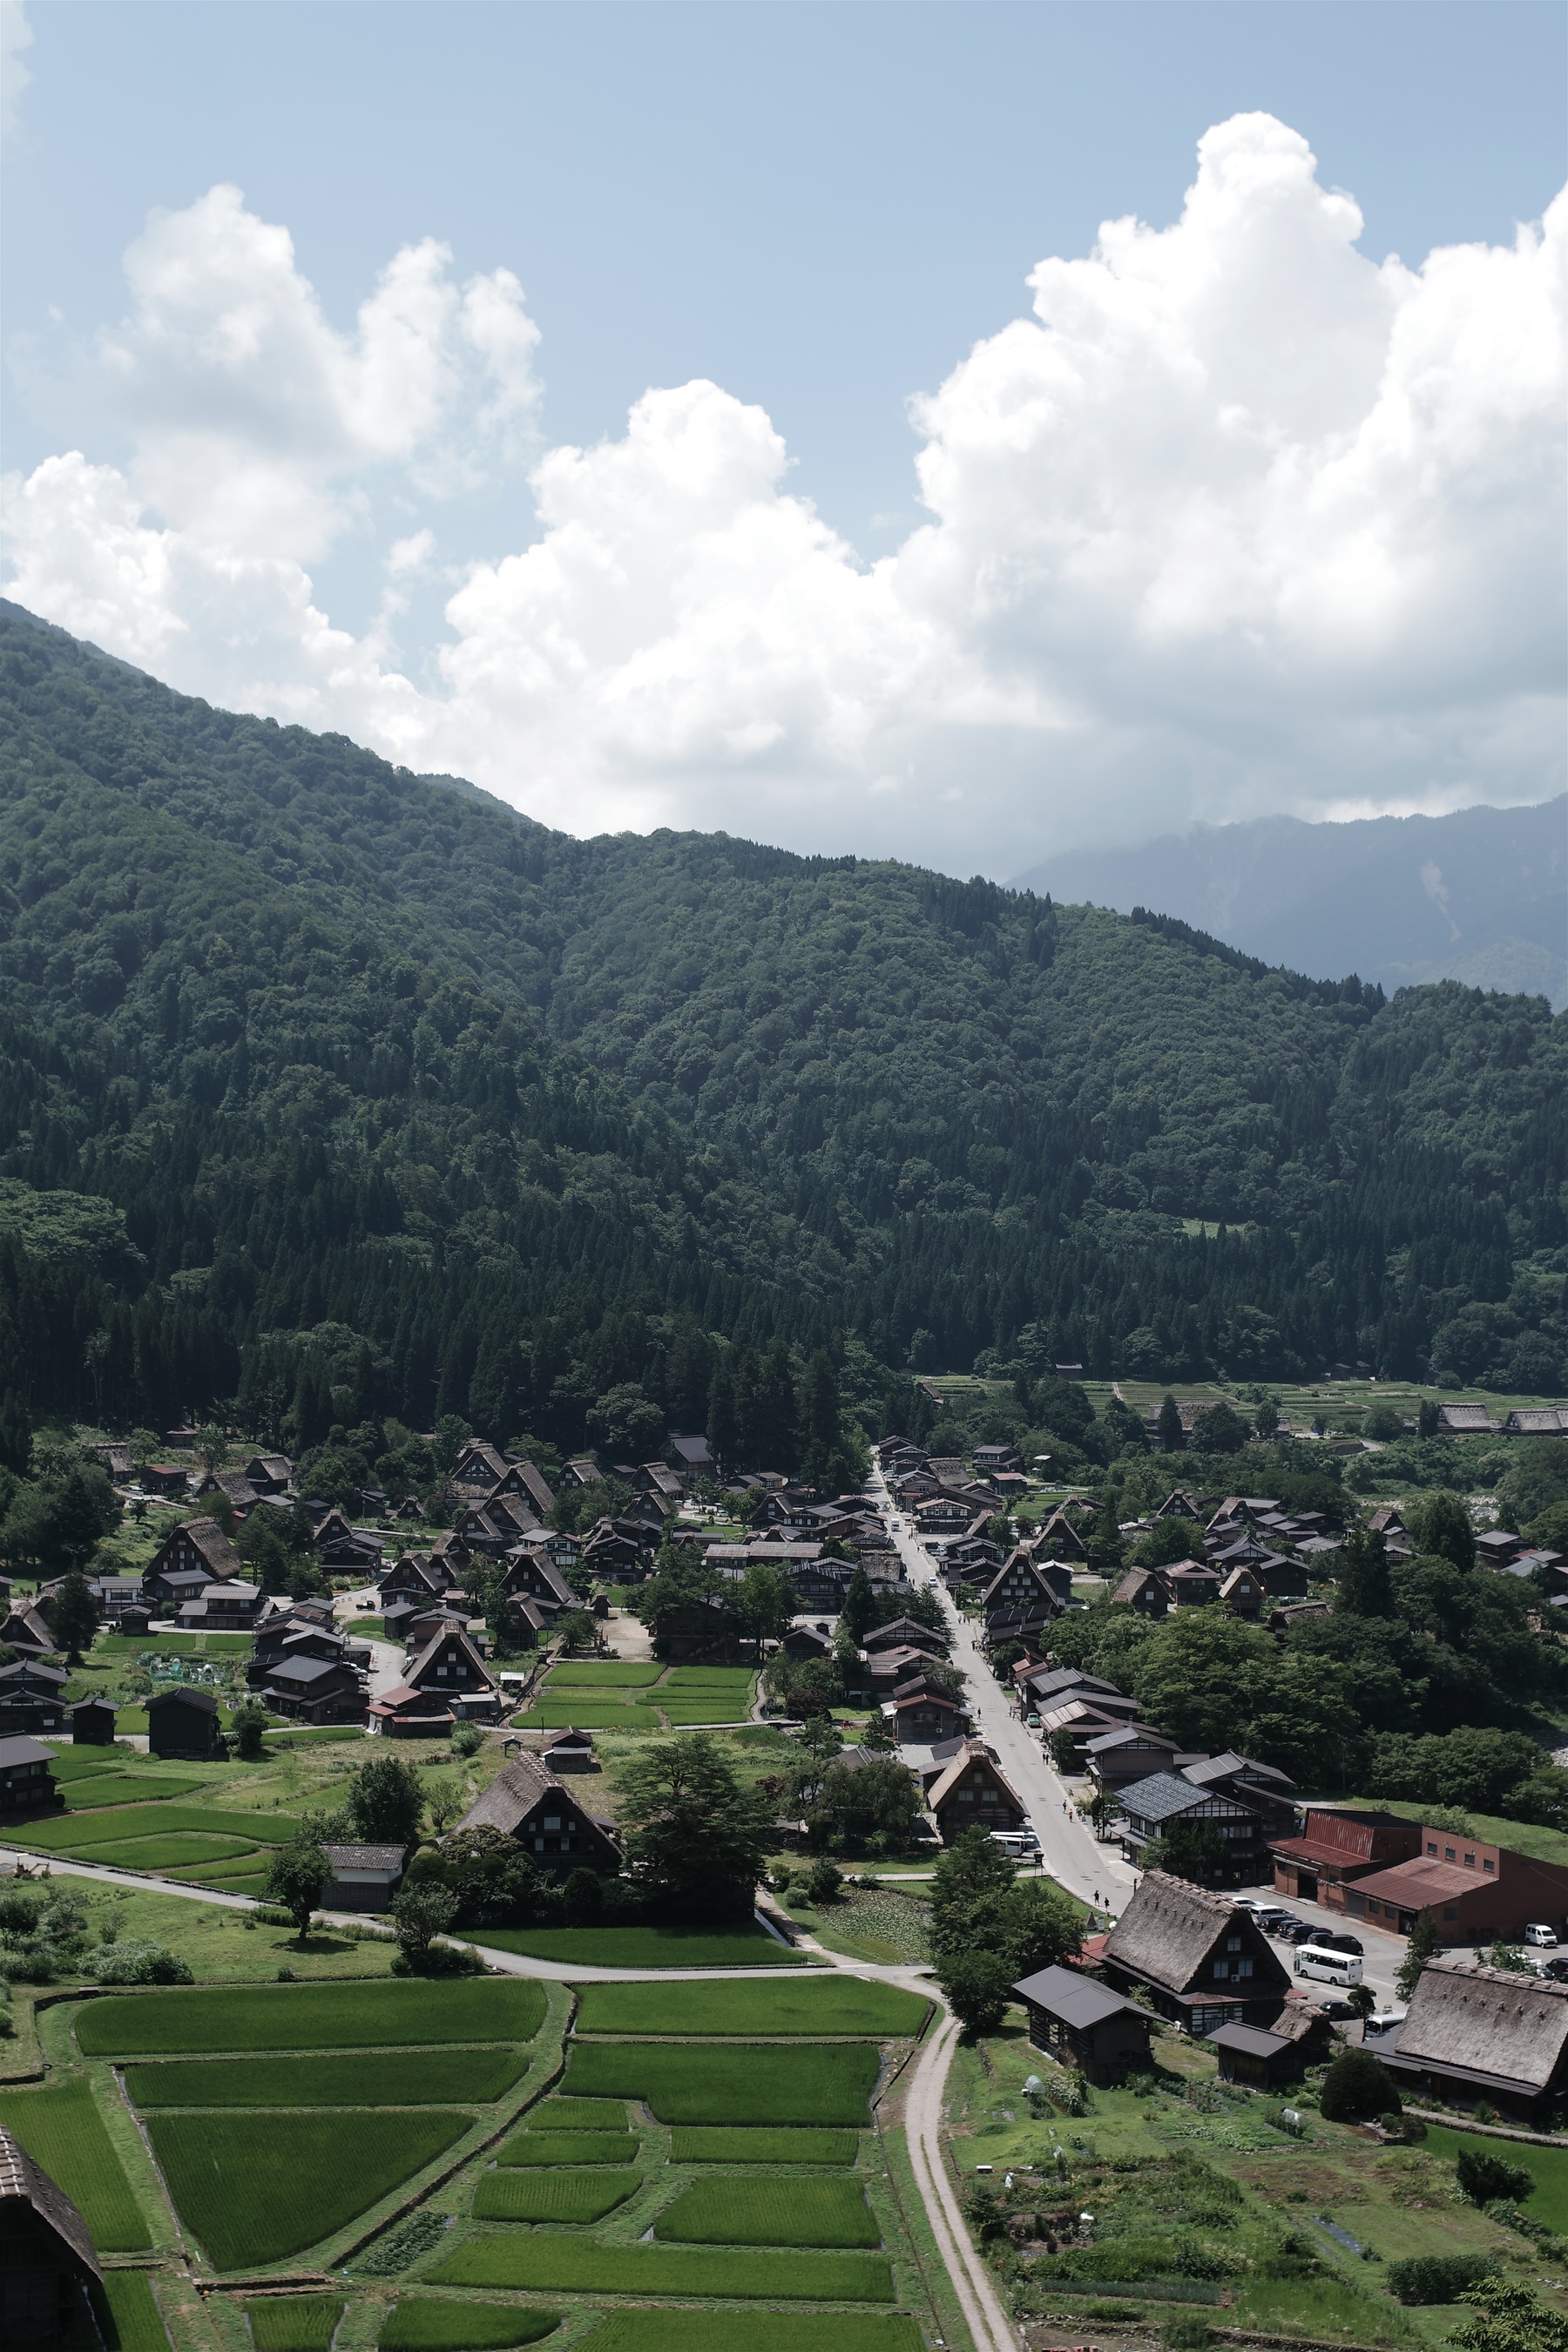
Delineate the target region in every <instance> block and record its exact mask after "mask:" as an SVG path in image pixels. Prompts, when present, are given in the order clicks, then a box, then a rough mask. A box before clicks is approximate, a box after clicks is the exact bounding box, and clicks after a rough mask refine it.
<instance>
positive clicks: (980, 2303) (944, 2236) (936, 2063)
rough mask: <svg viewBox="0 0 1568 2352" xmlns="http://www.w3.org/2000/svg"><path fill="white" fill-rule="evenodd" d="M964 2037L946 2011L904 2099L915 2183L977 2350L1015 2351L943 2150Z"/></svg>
mask: <svg viewBox="0 0 1568 2352" xmlns="http://www.w3.org/2000/svg"><path fill="white" fill-rule="evenodd" d="M957 2039H958V2020H957V2019H956V2018H955V2017H952V2016H951V2015H949V2014H947V2013H946V2012H944V2013H943V2016H942V2022H941V2024H940V2025H939V2026H938V2027H937V2029H936V2031H935V2032H933V2033H932V2035H931V2040H930V2042H928V2043H927V2044H926V2047H925V2049H924V2050H923V2051H922V2052H921V2056H920V2062H919V2063H918V2064H917V2066H916V2068H915V2076H914V2081H913V2082H912V2083H911V2084H910V2094H909V2097H908V2099H907V2100H906V2101H905V2104H904V2135H905V2138H906V2140H907V2141H908V2144H909V2151H910V2166H911V2168H912V2169H913V2172H914V2176H915V2186H916V2187H917V2188H918V2189H919V2190H920V2192H921V2202H922V2204H923V2205H924V2206H925V2209H926V2216H927V2219H928V2220H929V2221H930V2222H931V2234H932V2235H933V2237H934V2238H935V2240H936V2244H937V2252H939V2253H940V2255H941V2256H942V2265H943V2267H944V2269H945V2270H946V2272H947V2274H948V2277H949V2278H950V2279H951V2280H952V2288H953V2293H954V2294H956V2295H957V2297H958V2301H959V2307H960V2309H961V2310H962V2311H963V2316H964V2319H965V2321H966V2323H967V2325H968V2327H969V2332H970V2334H971V2336H973V2338H974V2352H1013V2347H1015V2346H1016V2344H1017V2343H1018V2342H1019V2341H1020V2338H1019V2336H1018V2334H1017V2332H1016V2329H1015V2328H1014V2326H1013V2323H1012V2321H1011V2320H1010V2319H1009V2318H1008V2316H1007V2314H1006V2313H1005V2311H1004V2309H1003V2308H1002V2303H1001V2298H1000V2297H999V2296H998V2294H997V2293H996V2290H995V2288H994V2285H993V2284H992V2283H991V2277H990V2273H988V2271H987V2270H986V2268H985V2265H984V2263H983V2262H982V2261H981V2259H980V2256H979V2255H978V2254H977V2253H976V2252H975V2250H974V2245H973V2241H972V2239H971V2238H970V2235H969V2228H968V2224H967V2223H966V2222H965V2221H964V2218H963V2211H962V2210H961V2208H960V2206H959V2202H958V2199H957V2197H956V2195H955V2194H954V2191H953V2188H952V2182H951V2180H950V2179H948V2174H947V2167H946V2165H945V2163H944V2162H943V2159H942V2092H943V2090H944V2089H945V2087H946V2084H947V2070H948V2067H949V2065H950V2064H951V2063H952V2049H953V2044H954V2042H956V2041H957Z"/></svg>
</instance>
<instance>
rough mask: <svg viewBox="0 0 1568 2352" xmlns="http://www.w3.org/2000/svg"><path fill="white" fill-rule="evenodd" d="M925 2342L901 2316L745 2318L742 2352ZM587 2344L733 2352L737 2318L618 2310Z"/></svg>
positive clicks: (607, 2348)
mask: <svg viewBox="0 0 1568 2352" xmlns="http://www.w3.org/2000/svg"><path fill="white" fill-rule="evenodd" d="M381 2340H382V2342H383V2344H385V2343H386V2341H387V2338H386V2337H385V2336H383V2337H382V2339H381ZM494 2340H495V2339H494V2338H493V2337H491V2336H487V2337H486V2338H485V2342H486V2343H487V2344H489V2343H492V2342H493V2341H494ZM925 2340H926V2339H925V2337H924V2336H923V2335H922V2334H921V2328H920V2325H919V2322H918V2321H916V2320H913V2319H910V2318H909V2317H907V2316H906V2315H903V2314H902V2313H900V2314H899V2315H896V2316H892V2317H889V2318H887V2319H883V2318H881V2317H880V2316H875V2317H874V2316H873V2315H872V2314H871V2313H869V2312H862V2311H831V2312H829V2311H813V2312H787V2313H786V2312H782V2311H749V2312H748V2313H747V2314H746V2321H745V2342H746V2352H924V2346H925ZM588 2341H589V2343H590V2344H591V2345H592V2347H593V2352H734V2347H735V2315H734V2314H733V2313H732V2312H724V2311H616V2312H612V2314H611V2315H610V2316H609V2318H607V2319H606V2320H605V2321H604V2322H603V2324H602V2325H601V2326H598V2327H596V2328H595V2330H594V2333H593V2335H592V2336H590V2337H589V2339H588Z"/></svg>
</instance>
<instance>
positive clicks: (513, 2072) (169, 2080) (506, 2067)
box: [125, 2045, 529, 2109]
mask: <svg viewBox="0 0 1568 2352" xmlns="http://www.w3.org/2000/svg"><path fill="white" fill-rule="evenodd" d="M528 2066H529V2053H528V2052H527V2050H526V2048H525V2049H521V2050H512V2049H508V2048H506V2047H505V2046H504V2045H492V2046H491V2047H489V2048H488V2049H482V2050H414V2051H405V2052H404V2053H401V2054H399V2055H397V2056H395V2057H389V2058H387V2059H385V2060H384V2061H381V2060H378V2061H375V2062H374V2063H367V2062H366V2060H365V2059H364V2058H363V2057H351V2056H349V2055H347V2054H346V2053H345V2054H343V2055H342V2056H335V2055H326V2054H321V2055H318V2056H313V2057H310V2058H175V2059H166V2060H163V2062H161V2063H159V2064H157V2065H153V2066H130V2067H128V2068H127V2069H126V2074H125V2086H126V2089H127V2090H128V2091H129V2093H130V2095H131V2101H132V2105H133V2106H136V2107H139V2108H143V2109H147V2108H153V2107H426V2106H428V2107H434V2106H450V2105H451V2104H452V2102H453V2101H454V2100H464V2101H468V2100H471V2101H472V2102H473V2103H474V2104H475V2105H479V2106H489V2105H490V2103H491V2102H492V2101H493V2100H495V2099H499V2098H500V2097H501V2096H502V2095H504V2094H505V2093H506V2092H507V2091H510V2088H511V2086H512V2084H514V2083H517V2082H521V2079H522V2077H523V2075H524V2074H526V2073H527V2072H528Z"/></svg>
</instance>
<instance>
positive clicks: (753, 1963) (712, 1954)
mask: <svg viewBox="0 0 1568 2352" xmlns="http://www.w3.org/2000/svg"><path fill="white" fill-rule="evenodd" d="M474 1941H475V1943H477V1944H481V1945H485V1946H488V1947H489V1948H490V1949H491V1950H493V1951H498V1952H521V1953H524V1954H526V1955H527V1956H528V1958H531V1959H536V1960H559V1961H561V1962H562V1963H563V1966H565V1967H568V1968H570V1967H572V1966H573V1965H574V1964H575V1965H576V1966H577V1967H579V1968H595V1969H799V1968H806V1967H808V1966H810V1965H811V1963H810V1959H809V1956H808V1955H807V1954H806V1953H805V1952H792V1951H790V1950H789V1949H788V1948H787V1947H786V1946H784V1945H783V1944H780V1943H778V1942H777V1941H775V1939H774V1938H773V1937H772V1936H770V1935H769V1934H768V1932H767V1930H766V1929H765V1928H763V1927H757V1926H756V1925H755V1924H754V1923H753V1922H752V1921H751V1920H747V1921H746V1923H745V1924H744V1926H739V1927H720V1928H712V1929H704V1928H700V1927H484V1928H479V1929H477V1930H476V1931H475V1934H474Z"/></svg>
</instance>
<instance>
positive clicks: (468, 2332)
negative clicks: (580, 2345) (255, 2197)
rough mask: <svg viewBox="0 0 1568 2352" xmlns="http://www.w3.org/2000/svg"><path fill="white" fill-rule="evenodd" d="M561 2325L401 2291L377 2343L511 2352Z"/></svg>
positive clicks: (404, 2351)
mask: <svg viewBox="0 0 1568 2352" xmlns="http://www.w3.org/2000/svg"><path fill="white" fill-rule="evenodd" d="M560 2325H561V2314H560V2313H559V2312H558V2311H527V2310H524V2309H522V2308H521V2306H519V2305H516V2304H500V2303H459V2302H458V2300H457V2299H456V2298H455V2297H454V2296H452V2295H445V2294H418V2295H405V2297H404V2298H403V2300H402V2301H401V2302H400V2303H397V2304H395V2305H393V2308H392V2309H391V2311H390V2312H388V2314H387V2315H386V2317H385V2319H384V2320H383V2322H382V2326H381V2334H380V2335H379V2336H377V2337H376V2344H377V2347H378V2352H510V2347H512V2346H513V2345H516V2344H537V2343H538V2341H539V2339H540V2337H541V2336H549V2335H550V2334H551V2333H552V2331H553V2330H554V2329H555V2328H557V2327H559V2326H560ZM897 2352H902V2347H901V2346H900V2347H897Z"/></svg>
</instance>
